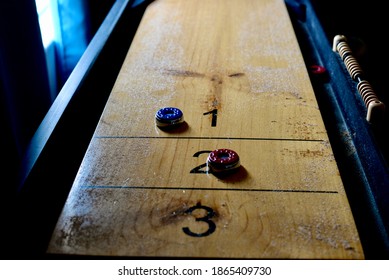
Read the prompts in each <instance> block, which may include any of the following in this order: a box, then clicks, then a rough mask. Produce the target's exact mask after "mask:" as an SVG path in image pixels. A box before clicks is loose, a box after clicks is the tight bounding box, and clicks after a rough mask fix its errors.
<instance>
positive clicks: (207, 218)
mask: <svg viewBox="0 0 389 280" xmlns="http://www.w3.org/2000/svg"><path fill="white" fill-rule="evenodd" d="M197 209H203V210H205V211H206V214H205V215H204V216H202V217H196V222H204V223H207V224H208V229H207V230H206V231H204V232H200V233H196V232H193V231H191V230H190V229H189V228H188V227H183V228H182V230H183V231H184V233H185V234H187V235H189V236H193V237H205V236H208V235H210V234H212V233H213V232H214V231H215V230H216V224H215V223H214V222H213V221H212V220H211V219H212V218H213V217H214V216H215V212H214V211H213V209H212V208H211V207H208V206H204V205H201V204H200V203H198V204H197V205H195V206H192V207H191V208H189V209H188V210H186V211H185V213H186V214H192V212H194V211H195V210H197Z"/></svg>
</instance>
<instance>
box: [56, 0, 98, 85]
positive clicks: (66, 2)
mask: <svg viewBox="0 0 389 280" xmlns="http://www.w3.org/2000/svg"><path fill="white" fill-rule="evenodd" d="M52 3H53V4H54V5H55V6H54V7H53V8H54V9H55V8H56V10H55V11H53V12H54V17H56V18H55V20H56V21H57V28H56V35H55V36H56V37H55V46H56V51H57V58H58V59H57V62H58V68H57V69H58V72H59V78H60V81H59V82H60V84H61V85H62V84H63V83H64V82H65V81H66V79H67V78H68V77H69V75H70V73H71V72H72V70H73V68H74V67H75V66H76V64H77V62H78V60H79V59H80V57H81V56H82V54H83V53H84V51H85V49H86V47H87V46H88V43H89V41H90V39H91V32H90V20H89V14H88V10H89V9H88V5H87V1H83V0H53V1H52Z"/></svg>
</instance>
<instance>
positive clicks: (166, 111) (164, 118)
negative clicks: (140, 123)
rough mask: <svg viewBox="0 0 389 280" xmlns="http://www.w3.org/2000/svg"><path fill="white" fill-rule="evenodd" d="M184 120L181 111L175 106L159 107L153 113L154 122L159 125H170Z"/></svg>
mask: <svg viewBox="0 0 389 280" xmlns="http://www.w3.org/2000/svg"><path fill="white" fill-rule="evenodd" d="M183 121H184V115H183V113H182V111H181V110H180V109H178V108H175V107H165V108H162V109H159V110H158V111H157V113H156V114H155V123H156V124H157V126H159V127H171V126H176V125H178V124H181V123H182V122H183Z"/></svg>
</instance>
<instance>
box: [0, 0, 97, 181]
mask: <svg viewBox="0 0 389 280" xmlns="http://www.w3.org/2000/svg"><path fill="white" fill-rule="evenodd" d="M50 3H51V4H52V5H54V4H55V6H52V7H55V8H56V9H55V11H56V13H57V19H56V22H55V23H53V24H55V26H56V39H55V42H54V46H55V47H54V50H55V51H54V53H55V54H56V55H55V56H54V57H55V59H53V61H47V59H46V57H47V50H45V46H44V45H43V42H42V37H41V29H40V25H39V20H38V14H37V8H36V4H35V0H18V1H0V129H1V130H0V131H1V137H0V147H1V148H2V149H3V151H2V161H3V165H4V164H5V167H3V168H2V169H1V171H0V173H1V174H0V176H1V177H2V181H3V182H6V183H4V184H5V185H6V186H9V187H10V188H11V186H12V185H13V184H14V183H15V176H14V175H15V174H16V173H17V171H16V170H17V169H18V166H19V164H20V161H21V159H22V158H23V155H24V152H25V149H26V147H27V145H28V143H29V141H30V140H31V138H32V136H33V135H34V133H35V131H36V129H37V128H38V126H39V124H40V123H41V121H42V120H43V118H44V116H45V115H46V113H47V111H48V110H49V108H50V106H51V104H52V102H53V96H52V92H51V90H50V78H53V77H54V79H55V81H54V82H55V83H56V84H58V86H57V90H58V91H59V90H60V87H61V86H62V84H63V83H64V82H65V81H66V79H67V77H68V76H69V74H70V73H71V71H72V70H73V68H74V66H75V65H76V64H77V62H78V60H79V58H80V57H81V56H82V54H83V52H84V50H85V49H86V47H87V45H88V43H89V41H90V35H89V33H90V32H89V23H88V22H89V19H88V12H87V11H88V9H87V4H86V3H87V1H86V0H85V1H83V0H50ZM52 63H54V66H52V67H48V65H50V64H52ZM53 67H54V69H55V71H56V73H55V75H54V76H53V75H51V74H52V73H51V72H49V71H48V69H51V70H52V69H53ZM51 70H50V71H51ZM54 98H55V97H54ZM6 189H7V188H6Z"/></svg>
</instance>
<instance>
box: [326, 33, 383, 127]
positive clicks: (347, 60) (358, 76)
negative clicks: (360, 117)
mask: <svg viewBox="0 0 389 280" xmlns="http://www.w3.org/2000/svg"><path fill="white" fill-rule="evenodd" d="M332 49H333V51H334V52H338V53H339V55H340V57H341V58H342V60H343V62H344V64H345V66H346V68H347V71H348V72H349V74H350V76H351V78H352V79H353V80H354V81H356V82H357V83H358V84H357V89H358V92H359V93H360V94H361V97H362V99H363V102H364V103H365V105H366V108H367V115H366V120H367V121H368V122H369V123H375V122H378V121H379V120H380V119H381V118H382V116H383V114H384V111H385V104H384V103H382V102H381V101H380V100H379V99H378V98H377V95H376V94H375V92H374V90H373V87H372V86H371V84H370V83H369V82H368V81H366V80H365V79H364V77H363V76H364V73H363V70H362V68H361V66H360V65H359V63H358V61H357V60H356V59H355V57H354V56H353V55H352V51H351V48H350V47H349V45H348V44H347V39H346V37H345V36H344V35H336V36H335V37H334V40H333V47H332Z"/></svg>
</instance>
